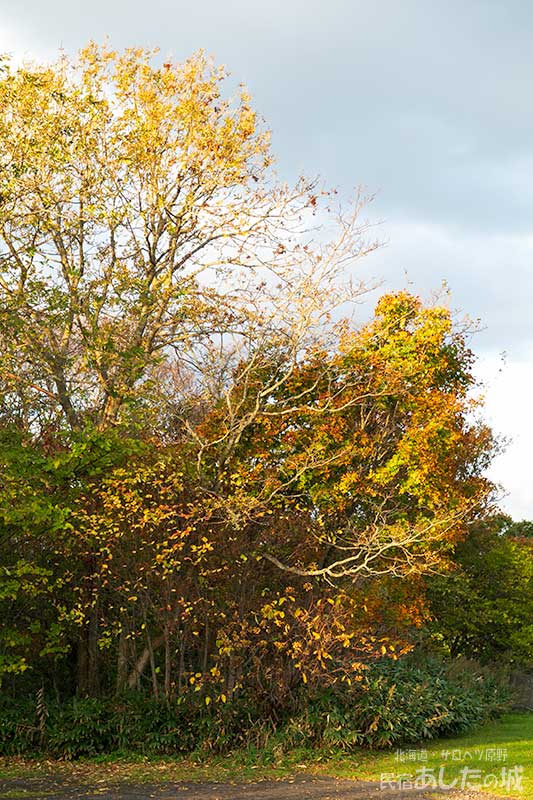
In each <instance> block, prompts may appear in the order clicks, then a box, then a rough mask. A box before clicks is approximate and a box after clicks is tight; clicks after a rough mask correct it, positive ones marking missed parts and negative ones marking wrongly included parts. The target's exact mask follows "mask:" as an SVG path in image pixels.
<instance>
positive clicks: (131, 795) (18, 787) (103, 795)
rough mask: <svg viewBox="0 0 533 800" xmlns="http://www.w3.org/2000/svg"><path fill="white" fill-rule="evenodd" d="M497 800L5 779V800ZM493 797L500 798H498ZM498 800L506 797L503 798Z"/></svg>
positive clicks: (428, 793)
mask: <svg viewBox="0 0 533 800" xmlns="http://www.w3.org/2000/svg"><path fill="white" fill-rule="evenodd" d="M437 795H440V797H442V798H443V800H444V797H446V798H449V800H480V798H482V800H491V796H490V795H487V794H485V793H483V794H481V793H479V792H459V791H455V792H447V793H444V792H435V790H434V789H431V790H424V789H409V790H396V789H382V788H381V787H380V785H379V783H370V782H366V781H349V780H340V779H335V778H314V777H311V776H309V777H306V776H300V777H298V778H294V780H284V781H260V782H258V783H246V784H243V783H241V784H236V783H235V784H228V783H186V782H180V783H171V784H161V785H159V786H156V785H149V784H143V785H140V784H138V785H134V784H122V785H113V784H111V783H106V782H105V781H101V782H97V783H96V784H93V785H91V786H80V785H79V784H75V783H70V782H68V781H66V780H65V779H60V778H58V779H55V778H52V777H51V778H46V779H38V780H37V779H36V780H22V779H16V780H8V781H0V800H8V799H9V800H23V798H26V800H69V799H70V798H78V797H79V798H85V800H149V798H155V800H378V798H381V800H408V798H413V797H414V798H416V800H430V799H431V798H435V797H436V796H437ZM493 800H496V799H495V798H494V799H493ZM497 800H502V798H498V799H497Z"/></svg>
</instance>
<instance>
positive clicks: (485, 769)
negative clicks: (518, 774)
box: [319, 713, 533, 800]
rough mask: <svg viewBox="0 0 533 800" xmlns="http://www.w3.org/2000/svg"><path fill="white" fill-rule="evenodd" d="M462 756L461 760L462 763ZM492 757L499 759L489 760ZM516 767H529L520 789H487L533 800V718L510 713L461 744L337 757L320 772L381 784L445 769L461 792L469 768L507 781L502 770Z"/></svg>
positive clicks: (437, 743)
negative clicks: (419, 772) (389, 777)
mask: <svg viewBox="0 0 533 800" xmlns="http://www.w3.org/2000/svg"><path fill="white" fill-rule="evenodd" d="M409 751H414V753H415V756H416V759H417V760H416V761H411V760H410V759H409ZM454 751H455V752H454ZM459 751H460V752H459ZM446 754H447V756H446ZM459 755H460V758H457V757H458V756H459ZM491 755H492V757H493V758H492V759H491V760H488V759H490V757H491ZM424 756H427V760H425V759H424V760H421V757H424ZM456 758H457V760H455V759H456ZM516 766H517V767H523V772H522V781H521V783H522V788H521V789H520V790H517V789H513V788H507V787H506V786H503V787H502V786H490V788H489V787H486V790H487V791H490V792H491V793H492V794H495V795H500V796H502V797H521V798H528V800H530V799H531V800H533V714H526V713H524V714H522V713H521V714H518V713H515V714H506V715H504V716H503V717H502V718H501V719H499V720H497V721H495V722H492V723H489V724H487V725H485V726H483V727H482V728H480V729H478V730H477V731H475V732H473V733H469V734H465V735H464V736H460V737H457V738H455V739H437V740H436V741H434V742H430V743H427V744H420V745H408V746H405V747H403V748H402V750H401V751H400V752H398V751H396V750H393V751H387V752H375V751H372V752H366V753H364V752H363V753H359V752H358V753H357V755H355V756H351V755H349V756H336V757H334V758H332V759H330V760H329V761H328V762H327V763H326V764H324V770H323V767H322V766H320V767H319V769H320V771H321V772H322V771H324V772H326V773H327V774H329V775H336V776H339V777H356V778H361V779H364V780H378V781H379V780H380V779H381V776H382V775H383V774H393V775H394V776H396V779H398V778H399V777H400V776H406V777H407V778H410V779H413V778H415V777H416V770H420V769H421V768H422V767H425V768H426V769H427V770H428V771H429V770H433V773H434V774H435V775H436V776H437V777H438V775H439V770H440V769H441V768H442V769H443V777H444V781H445V782H446V784H450V783H451V782H452V781H453V780H454V779H457V784H456V788H461V779H462V775H463V770H464V769H465V768H469V769H471V770H480V772H481V776H482V779H484V778H486V777H487V776H489V775H493V774H495V773H496V774H497V775H498V778H499V781H501V777H502V776H501V770H502V768H506V769H510V768H513V767H516ZM466 777H467V778H468V779H469V780H470V781H471V783H477V784H479V783H480V781H479V778H478V777H477V776H476V775H474V774H472V773H468V774H467V776H466ZM479 788H481V787H479Z"/></svg>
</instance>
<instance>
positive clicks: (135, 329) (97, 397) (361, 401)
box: [0, 44, 493, 703]
mask: <svg viewBox="0 0 533 800" xmlns="http://www.w3.org/2000/svg"><path fill="white" fill-rule="evenodd" d="M224 78H225V71H224V70H223V69H222V68H219V67H216V66H215V65H214V64H212V63H211V62H210V61H209V60H208V59H206V57H205V56H204V55H203V54H202V53H199V54H197V55H195V56H193V57H192V58H191V59H189V60H188V61H186V62H185V63H183V64H174V63H170V62H167V63H159V62H158V61H157V58H155V54H153V53H150V52H147V51H144V50H140V49H132V50H128V51H126V52H125V53H122V54H118V53H115V52H113V51H111V50H109V49H106V48H99V47H97V46H95V45H93V44H91V45H89V46H88V47H87V48H86V49H85V50H84V51H82V53H81V54H80V57H79V59H78V60H77V61H76V62H74V63H72V62H70V61H69V60H68V59H66V58H62V59H61V60H60V61H59V62H57V63H56V64H52V65H47V66H25V67H20V68H13V67H11V65H10V64H9V63H8V62H7V61H4V63H3V69H2V73H1V76H0V356H1V357H0V391H1V398H0V404H1V405H0V438H1V442H2V454H1V458H0V472H1V478H2V480H1V486H0V536H1V537H2V556H1V563H0V578H1V583H0V604H1V605H2V616H3V620H4V628H3V631H2V641H3V645H4V652H5V655H4V657H3V661H2V662H0V671H3V672H4V673H13V674H15V673H16V674H18V673H21V672H24V671H25V670H29V669H32V670H33V671H34V672H35V673H37V674H41V675H44V676H46V679H47V680H50V681H52V680H55V681H57V680H58V676H62V678H61V682H62V685H63V686H64V687H67V689H66V690H65V691H68V692H71V693H73V692H78V693H80V694H87V693H89V694H91V693H97V692H99V691H112V690H116V691H122V690H123V689H124V687H126V686H129V687H130V688H133V689H134V688H136V687H139V688H142V687H146V688H148V689H149V690H150V691H152V692H153V693H154V694H155V695H156V696H159V695H161V694H164V695H165V696H167V697H170V696H181V695H183V693H186V692H190V691H198V692H200V696H202V697H204V698H205V702H206V703H209V702H211V701H212V698H216V699H217V701H219V702H226V700H227V698H229V697H231V696H232V695H233V694H234V693H235V692H236V691H238V690H240V689H241V688H242V687H245V686H248V687H250V686H253V687H255V690H256V691H257V692H259V693H262V696H264V697H267V698H270V699H272V697H273V691H274V690H273V687H274V686H276V687H278V693H279V687H280V686H285V687H287V688H288V689H290V688H291V687H294V686H295V685H297V684H299V683H301V682H304V683H305V682H309V681H312V680H314V681H322V682H324V681H325V682H327V681H331V680H348V681H349V680H351V679H352V678H353V676H354V674H356V673H357V670H358V669H359V668H361V665H364V663H365V662H366V661H368V660H369V659H371V658H373V657H375V656H376V655H380V654H384V653H388V654H396V653H399V652H402V651H404V650H405V649H408V648H409V646H410V638H409V630H410V628H411V627H412V626H413V625H416V624H419V623H420V619H421V617H422V615H423V609H422V605H421V595H420V586H419V583H418V581H419V579H420V576H421V575H425V574H428V573H431V572H432V571H435V570H438V569H440V568H441V566H442V565H443V563H444V561H445V560H446V558H447V557H448V554H449V553H450V552H451V550H452V548H453V546H454V543H455V542H456V541H457V540H458V539H459V538H460V537H461V536H463V535H464V533H465V531H466V529H467V525H468V523H469V522H471V521H472V520H474V519H476V518H478V517H481V516H482V515H483V514H484V513H485V511H486V509H487V508H488V507H489V504H490V497H491V490H492V487H491V485H490V483H489V482H488V481H487V479H486V478H485V477H484V476H483V472H484V468H485V467H486V465H487V463H488V462H489V460H490V457H491V454H492V452H493V440H492V436H491V434H490V431H489V430H488V429H487V428H486V427H485V426H483V425H482V424H480V423H477V422H476V421H475V414H474V412H475V406H476V403H475V401H474V400H473V399H472V396H471V389H472V387H473V384H474V379H473V376H472V370H471V366H472V359H473V356H472V353H471V351H470V350H469V347H468V343H467V340H466V333H465V331H464V330H462V328H461V326H459V325H457V324H456V323H455V322H454V320H453V318H452V315H451V313H450V311H449V310H448V309H447V308H446V306H445V305H443V304H440V303H438V302H435V303H430V304H427V305H425V304H424V303H423V302H422V301H421V299H420V298H419V297H417V296H416V295H413V294H410V293H408V292H404V291H402V292H397V293H393V294H389V295H385V296H383V297H382V298H381V299H380V300H379V302H378V304H377V306H376V310H375V315H374V317H373V318H372V319H371V320H370V321H369V322H367V323H365V324H359V325H356V324H355V323H354V322H353V320H352V318H351V317H352V312H353V308H354V303H355V301H356V300H357V299H358V298H359V297H360V296H361V294H362V293H363V292H365V291H366V290H367V287H366V286H364V285H362V284H359V283H356V282H354V281H353V280H351V279H350V275H352V274H353V267H354V264H355V263H356V262H357V260H358V259H359V258H361V257H362V256H364V255H366V254H367V253H369V252H370V251H371V250H372V249H373V248H374V247H375V242H373V240H372V239H371V238H370V229H369V227H368V226H367V225H366V224H365V222H364V220H362V219H361V215H362V213H363V207H364V198H362V197H361V196H357V197H356V198H355V200H354V201H353V202H352V204H351V205H348V206H346V205H344V204H339V202H338V199H337V197H336V192H334V191H326V190H324V189H322V188H321V187H320V185H319V184H318V182H317V181H308V180H305V179H303V178H302V179H300V180H299V181H298V182H297V183H296V185H295V186H287V185H285V184H282V183H280V182H279V181H278V180H277V178H276V175H275V173H274V172H273V167H272V164H273V159H272V155H271V153H270V148H269V137H268V133H267V132H265V131H264V130H262V127H261V124H260V123H259V121H258V118H257V115H256V113H255V111H254V110H253V108H252V103H251V98H250V97H249V95H248V94H247V92H246V91H245V90H244V89H243V88H241V90H240V92H239V94H238V95H237V97H236V98H234V99H226V97H225V96H224ZM104 667H105V668H104Z"/></svg>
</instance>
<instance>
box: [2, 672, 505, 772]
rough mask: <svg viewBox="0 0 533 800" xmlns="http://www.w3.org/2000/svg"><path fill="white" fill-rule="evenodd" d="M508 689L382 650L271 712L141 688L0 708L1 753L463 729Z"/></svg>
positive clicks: (287, 741)
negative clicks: (363, 665)
mask: <svg viewBox="0 0 533 800" xmlns="http://www.w3.org/2000/svg"><path fill="white" fill-rule="evenodd" d="M507 699H508V691H507V689H506V688H505V685H504V683H503V682H502V681H501V680H500V679H498V677H497V676H495V675H493V674H491V673H490V672H488V671H487V670H485V671H481V670H479V669H476V668H475V667H473V666H471V665H470V666H467V665H465V664H461V667H460V669H458V668H457V667H454V665H450V664H448V665H446V664H443V663H439V662H436V661H433V662H432V661H429V662H425V663H423V664H415V663H413V662H411V661H409V660H408V659H404V660H402V661H392V660H389V659H382V660H381V661H379V662H377V663H376V664H374V665H372V666H371V667H370V668H369V669H368V670H367V671H366V672H365V673H364V674H363V679H362V680H361V681H360V682H359V683H357V684H354V686H353V687H351V688H347V687H346V686H344V685H342V686H339V687H336V688H329V689H327V690H324V691H321V692H316V693H314V694H311V693H310V692H309V690H305V691H304V689H303V688H302V691H301V693H300V696H299V697H297V698H296V700H294V701H292V702H293V705H292V706H287V707H286V708H285V712H284V715H282V716H281V717H280V718H278V719H277V720H274V719H273V718H269V717H265V716H264V715H263V714H262V713H261V711H260V710H259V708H258V707H257V706H256V705H255V704H254V703H253V702H252V700H251V699H250V698H249V697H247V696H246V695H241V696H237V697H236V698H234V699H233V700H232V702H230V703H227V704H219V705H217V706H215V707H213V706H209V707H206V706H205V705H203V703H202V699H201V697H199V695H198V694H191V695H189V696H185V697H184V698H181V699H180V701H172V702H169V703H166V702H165V701H162V700H154V699H151V698H148V697H143V696H140V695H135V694H134V695H131V696H128V697H124V698H122V699H120V700H117V699H107V700H106V699H102V700H96V699H74V700H71V701H70V702H69V703H67V704H64V705H61V706H60V705H57V704H52V705H50V706H46V707H44V706H43V700H42V698H40V699H39V702H38V703H33V705H32V704H31V703H28V702H26V703H24V704H22V705H21V704H19V705H17V706H15V705H13V704H11V705H9V706H8V705H5V706H4V708H2V709H1V711H0V754H3V755H12V754H28V753H32V752H36V751H41V752H46V753H48V754H49V755H52V756H55V757H60V758H68V759H75V758H80V757H83V756H94V755H98V754H100V753H112V752H117V751H121V752H126V751H127V752H131V753H143V754H170V755H172V754H177V753H191V752H193V751H196V752H203V753H204V754H205V753H208V752H216V753H222V752H227V751H229V750H232V749H237V748H249V749H251V750H259V751H261V750H262V749H264V748H266V747H267V746H270V744H272V743H274V742H275V744H276V747H277V748H281V749H283V750H288V749H291V748H293V747H315V748H324V747H325V748H329V749H337V750H338V749H342V750H350V749H353V748H355V747H358V746H365V747H391V746H394V745H397V744H399V743H404V742H405V743H407V742H416V741H420V740H423V739H432V738H436V737H438V736H447V735H450V734H457V733H462V732H464V731H466V730H468V729H469V728H471V727H473V726H475V725H477V724H480V723H482V722H484V721H485V720H486V719H488V718H490V717H492V716H494V715H495V714H497V713H498V712H499V711H501V710H502V708H503V707H504V706H505V703H506V701H507Z"/></svg>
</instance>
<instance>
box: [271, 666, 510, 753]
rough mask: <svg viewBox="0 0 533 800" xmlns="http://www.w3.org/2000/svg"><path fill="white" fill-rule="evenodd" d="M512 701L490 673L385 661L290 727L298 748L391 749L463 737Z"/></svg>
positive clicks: (321, 698) (318, 701)
mask: <svg viewBox="0 0 533 800" xmlns="http://www.w3.org/2000/svg"><path fill="white" fill-rule="evenodd" d="M508 700H509V691H508V688H507V686H506V682H505V681H504V680H502V679H501V678H499V677H498V676H497V675H494V674H491V673H490V671H488V670H484V671H481V670H479V669H475V668H473V667H469V668H467V667H466V666H465V665H464V664H463V665H462V669H461V670H460V671H458V670H456V669H454V668H453V666H452V665H446V664H441V663H439V662H436V661H433V662H432V661H429V662H426V663H425V664H424V665H423V666H418V665H415V664H413V663H411V662H409V660H407V659H406V660H403V661H391V660H388V659H382V660H381V661H380V662H378V663H376V664H375V665H373V666H372V667H371V668H370V669H369V670H368V671H367V672H365V673H364V675H363V679H362V681H361V682H360V683H359V684H358V688H357V689H356V690H353V691H350V692H343V693H339V692H335V691H332V692H328V693H327V694H319V695H317V696H316V697H315V698H314V699H313V700H312V701H311V702H309V703H308V704H307V705H306V706H305V707H304V708H303V712H302V713H301V714H300V715H299V716H298V717H294V718H293V719H291V721H290V722H289V724H288V725H287V726H286V729H287V733H288V738H289V740H290V741H291V743H293V744H302V745H303V744H305V743H306V742H308V743H311V744H313V745H314V746H326V747H335V748H337V749H338V748H341V749H345V750H349V749H351V748H353V747H355V746H361V745H363V746H367V747H377V748H380V747H391V746H393V745H396V744H399V743H409V742H417V741H421V740H423V739H434V738H437V737H439V736H448V735H452V734H459V733H463V732H465V731H467V730H469V729H470V728H472V727H474V726H475V725H478V724H481V723H483V722H485V721H486V720H487V719H490V718H491V717H493V716H496V715H497V714H498V713H500V712H501V711H502V710H503V709H504V708H505V706H506V705H507V703H508Z"/></svg>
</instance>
